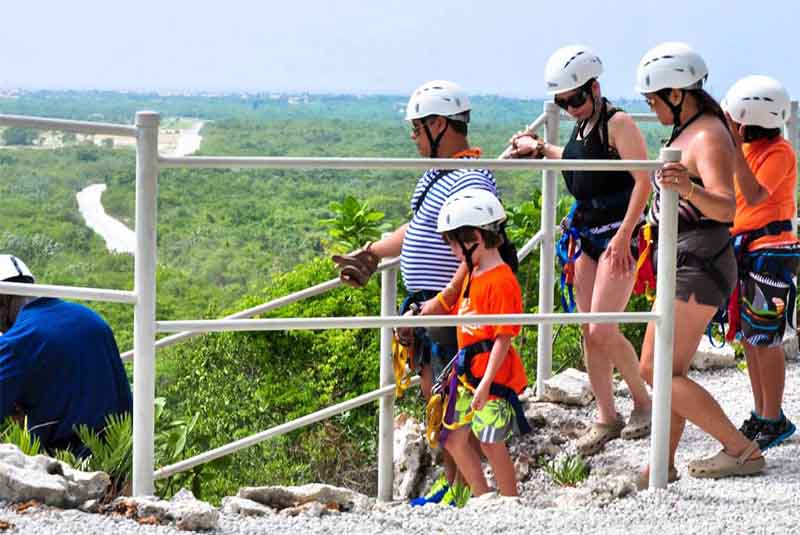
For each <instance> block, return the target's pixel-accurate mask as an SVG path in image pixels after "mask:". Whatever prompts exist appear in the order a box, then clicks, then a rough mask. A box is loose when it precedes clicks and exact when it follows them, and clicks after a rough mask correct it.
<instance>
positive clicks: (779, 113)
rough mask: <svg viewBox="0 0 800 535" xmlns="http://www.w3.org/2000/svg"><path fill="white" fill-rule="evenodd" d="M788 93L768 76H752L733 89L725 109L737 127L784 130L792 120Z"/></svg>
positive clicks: (727, 98) (734, 85) (728, 95)
mask: <svg viewBox="0 0 800 535" xmlns="http://www.w3.org/2000/svg"><path fill="white" fill-rule="evenodd" d="M790 106H791V100H790V98H789V92H788V91H786V89H785V88H784V87H783V86H782V85H781V83H780V82H778V81H777V80H775V79H774V78H770V77H769V76H761V75H753V76H746V77H745V78H742V79H741V80H739V81H738V82H736V83H735V84H733V85H732V86H731V88H730V89H729V90H728V94H727V95H725V98H724V99H723V100H722V109H723V110H725V111H726V112H728V113H729V114H730V115H731V118H732V119H733V120H734V121H736V122H737V123H740V124H743V125H755V126H760V127H762V128H781V127H783V124H784V123H785V122H786V120H787V119H788V118H789V107H790Z"/></svg>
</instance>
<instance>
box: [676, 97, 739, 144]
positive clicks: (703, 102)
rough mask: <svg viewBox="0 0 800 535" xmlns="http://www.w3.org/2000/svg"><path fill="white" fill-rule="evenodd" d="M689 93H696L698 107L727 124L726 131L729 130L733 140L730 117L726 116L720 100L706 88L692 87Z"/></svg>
mask: <svg viewBox="0 0 800 535" xmlns="http://www.w3.org/2000/svg"><path fill="white" fill-rule="evenodd" d="M687 93H690V94H691V95H694V98H695V99H696V100H697V107H698V109H700V110H702V111H703V112H704V113H711V114H712V115H714V116H715V117H716V118H717V119H719V120H720V121H722V124H723V125H725V131H726V132H728V135H730V136H731V141H733V140H734V137H733V133H732V132H731V130H730V126H729V125H728V119H727V118H726V117H725V112H724V111H723V110H722V106H720V105H719V102H717V101H716V100H715V99H714V97H712V96H711V95H709V94H708V92H707V91H706V90H705V89H690V90H687Z"/></svg>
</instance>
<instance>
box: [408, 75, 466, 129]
mask: <svg viewBox="0 0 800 535" xmlns="http://www.w3.org/2000/svg"><path fill="white" fill-rule="evenodd" d="M471 109H472V107H471V106H470V102H469V97H468V96H467V94H466V93H465V92H464V90H463V89H461V87H460V86H459V85H458V84H455V83H453V82H448V81H447V80H432V81H430V82H426V83H424V84H422V85H421V86H419V87H418V88H417V89H416V91H414V93H412V94H411V98H409V99H408V105H407V106H406V121H411V120H412V119H422V118H423V117H428V116H429V115H441V116H442V117H447V118H449V119H452V120H454V121H461V122H464V123H467V122H469V114H468V113H467V112H468V111H470V110H471Z"/></svg>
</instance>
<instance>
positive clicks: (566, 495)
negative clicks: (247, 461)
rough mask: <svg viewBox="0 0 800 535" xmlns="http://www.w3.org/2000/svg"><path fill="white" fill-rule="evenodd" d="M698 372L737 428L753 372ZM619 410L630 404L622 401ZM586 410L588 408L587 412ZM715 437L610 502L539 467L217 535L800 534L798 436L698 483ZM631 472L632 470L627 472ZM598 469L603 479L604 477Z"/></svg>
mask: <svg viewBox="0 0 800 535" xmlns="http://www.w3.org/2000/svg"><path fill="white" fill-rule="evenodd" d="M695 377H696V378H698V379H699V380H700V381H701V382H702V383H703V384H704V385H705V386H706V387H707V388H708V389H709V390H710V391H711V392H712V393H713V394H714V395H715V396H716V397H717V399H718V400H719V401H720V403H721V404H722V406H723V408H724V409H725V411H726V412H727V414H728V415H729V416H731V417H732V418H733V421H734V422H735V423H736V424H737V425H738V424H739V423H740V422H741V421H742V420H743V419H744V418H745V417H746V416H748V413H749V411H750V409H751V404H752V400H751V397H750V390H749V382H748V379H747V376H746V375H745V374H743V373H742V372H740V371H738V370H735V369H728V370H722V371H714V372H705V373H703V374H700V375H697V374H695ZM798 384H800V364H798V363H797V362H791V363H789V365H788V375H787V393H786V402H785V411H786V413H787V414H788V415H790V416H793V417H794V418H795V420H796V421H797V420H800V389H798V388H797V387H796V385H798ZM618 399H619V401H620V407H621V410H622V411H623V412H624V413H627V412H628V411H629V410H630V400H628V399H627V398H618ZM587 412H588V411H587ZM647 446H648V442H647V441H634V442H623V441H614V442H612V443H610V444H609V446H608V448H607V450H606V451H605V452H604V453H602V454H600V455H598V456H596V457H594V458H593V459H592V467H593V474H594V475H593V477H592V478H590V479H596V478H599V477H602V474H603V473H607V472H615V473H619V472H623V473H625V472H627V473H632V472H633V469H634V467H637V466H639V465H640V464H641V463H642V462H644V460H645V459H646V458H647ZM718 449H719V448H718V445H717V444H715V442H714V441H713V440H712V439H711V438H709V437H707V436H706V435H705V434H703V433H702V432H701V431H699V430H698V429H697V428H695V427H693V426H691V425H689V426H688V427H687V431H686V433H685V435H684V439H683V442H682V443H681V447H680V449H679V451H678V469H679V471H680V472H681V474H682V479H681V480H680V481H679V482H677V483H675V484H673V485H670V487H669V488H668V489H667V490H666V491H646V492H641V493H638V494H635V495H633V496H630V497H626V498H622V499H618V500H614V501H612V502H611V503H610V504H608V505H606V506H600V505H598V504H597V503H594V502H590V503H588V504H587V503H585V501H584V502H581V501H580V500H577V499H576V498H578V497H580V496H581V495H583V496H584V497H585V496H586V491H585V489H580V488H579V489H566V490H565V489H562V488H558V487H555V486H553V485H552V484H551V483H550V482H549V480H548V478H547V476H546V475H544V474H543V473H542V472H541V471H536V472H535V475H534V476H533V477H532V478H531V480H530V481H528V482H526V483H525V485H524V487H523V494H522V497H521V498H518V499H507V498H491V499H473V500H471V501H470V503H469V505H468V506H467V507H466V508H464V509H461V510H456V509H453V508H449V507H439V506H427V507H424V508H414V509H412V508H410V507H408V506H407V505H404V504H400V505H398V504H385V505H379V506H376V507H375V509H374V510H373V511H372V513H371V514H369V515H360V514H335V515H326V516H323V517H322V518H312V517H303V516H299V517H291V518H287V517H283V516H279V515H275V516H272V517H261V518H254V517H240V516H238V515H227V514H223V515H221V520H220V529H218V530H216V531H214V532H211V533H218V534H237V535H238V534H280V535H290V534H335V535H345V534H347V535H349V534H365V535H377V534H431V533H437V534H438V533H442V534H444V533H447V534H451V533H467V532H471V533H475V534H484V533H503V534H511V533H525V534H527V533H531V532H534V531H535V532H541V533H610V534H624V535H631V534H636V533H647V534H656V533H658V534H661V533H674V534H686V533H702V534H709V535H711V534H723V533H724V534H740V533H741V534H744V533H748V534H749V533H757V534H762V533H795V532H797V531H798V528H797V525H798V524H800V508H799V506H800V464H798V463H797V462H796V460H797V458H798V457H800V437H798V436H797V435H796V436H795V437H792V439H791V440H790V441H789V442H788V443H786V444H784V445H782V446H780V447H779V448H776V449H773V450H770V451H769V452H768V455H767V462H768V471H767V473H766V474H765V475H764V476H763V477H755V478H738V479H730V480H723V481H716V482H715V481H705V480H697V479H692V478H691V477H689V476H688V475H687V474H686V463H687V462H688V461H689V460H691V459H693V458H696V457H699V456H707V455H709V454H713V453H715V452H716V451H717V450H718ZM628 468H629V470H628ZM598 474H600V475H598ZM0 519H2V520H5V521H8V522H11V523H12V524H14V526H15V527H14V528H12V529H10V530H7V531H5V532H3V531H0V533H25V534H32V535H40V534H41V535H44V534H47V535H50V534H64V533H80V534H81V535H92V534H98V535H109V534H138V533H141V534H156V533H164V534H166V533H186V532H180V531H177V530H176V529H175V528H172V527H168V526H160V527H154V526H141V525H138V524H136V523H135V522H133V521H130V520H125V519H119V518H111V517H104V516H100V515H88V514H84V513H80V512H76V511H61V510H56V509H49V508H48V509H45V508H40V509H38V510H36V511H33V512H30V511H29V512H26V513H24V514H21V515H18V514H15V513H13V512H12V510H11V509H9V508H8V507H3V506H2V505H0Z"/></svg>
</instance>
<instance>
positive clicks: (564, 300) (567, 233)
mask: <svg viewBox="0 0 800 535" xmlns="http://www.w3.org/2000/svg"><path fill="white" fill-rule="evenodd" d="M578 204H579V201H577V200H576V201H575V202H574V203H572V207H571V208H570V209H569V213H568V214H567V217H566V220H565V225H564V228H563V229H562V230H563V233H562V234H561V238H560V239H559V240H558V243H557V244H556V256H558V262H559V264H560V265H561V277H560V279H559V292H558V295H559V297H560V298H561V308H562V309H563V310H564V312H566V313H571V312H573V311H574V310H575V292H574V289H573V283H572V281H571V280H567V273H568V271H569V270H570V269H572V271H573V273H574V266H575V260H576V259H577V258H578V257H579V256H580V255H581V235H580V232H579V230H578V227H577V226H576V225H575V224H574V219H575V211H576V210H577V209H578ZM570 242H572V244H573V247H572V250H571V251H570ZM567 266H572V267H571V268H569V267H567Z"/></svg>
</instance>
